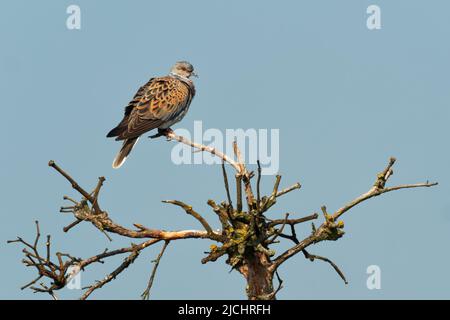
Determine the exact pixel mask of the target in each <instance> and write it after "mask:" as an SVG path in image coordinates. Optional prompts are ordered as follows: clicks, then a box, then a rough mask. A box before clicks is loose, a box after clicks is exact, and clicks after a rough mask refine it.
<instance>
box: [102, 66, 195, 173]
mask: <svg viewBox="0 0 450 320" xmlns="http://www.w3.org/2000/svg"><path fill="white" fill-rule="evenodd" d="M190 77H197V74H196V73H195V72H194V67H193V66H192V64H190V63H189V62H187V61H178V62H176V63H175V64H174V65H173V66H172V68H171V69H170V73H169V74H168V75H166V76H162V77H155V78H151V79H150V80H149V81H148V82H147V83H146V84H144V85H143V86H141V87H140V88H139V90H138V91H137V92H136V94H135V95H134V97H133V99H132V100H131V101H130V102H129V103H128V105H127V106H126V107H125V113H124V116H123V119H122V121H120V123H119V124H118V125H117V126H116V127H115V128H113V129H112V130H111V131H110V132H109V133H108V134H107V135H106V136H107V137H108V138H110V137H116V139H115V140H117V141H122V140H123V144H122V147H121V148H120V150H119V152H118V153H117V155H116V157H115V158H114V161H113V164H112V167H113V168H114V169H118V168H120V167H121V166H122V165H123V163H124V162H125V160H126V159H127V157H128V155H129V154H130V152H131V150H132V149H133V147H134V145H135V144H136V142H137V141H138V140H139V137H140V136H141V135H142V134H144V133H146V132H148V131H150V130H153V129H158V134H156V135H154V136H152V137H158V136H162V135H167V134H168V133H169V132H172V129H171V128H170V127H171V126H172V125H174V124H175V123H177V122H179V121H181V120H182V119H183V118H184V116H185V115H186V113H187V112H188V110H189V106H190V104H191V101H192V99H193V98H194V96H195V86H194V82H193V81H192V80H191V79H190Z"/></svg>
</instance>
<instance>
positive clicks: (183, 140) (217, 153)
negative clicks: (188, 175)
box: [166, 131, 241, 172]
mask: <svg viewBox="0 0 450 320" xmlns="http://www.w3.org/2000/svg"><path fill="white" fill-rule="evenodd" d="M166 137H167V139H169V140H175V141H178V142H180V143H183V144H185V145H188V146H191V147H192V148H195V149H199V150H201V151H206V152H209V153H211V154H212V155H215V156H217V157H219V158H221V159H222V160H223V161H225V162H228V163H229V164H231V166H232V167H233V168H234V169H235V170H236V171H237V172H240V170H241V169H240V167H239V165H238V164H237V163H236V161H234V160H233V159H231V158H230V157H229V156H227V155H226V154H224V153H222V152H220V151H218V150H217V149H216V148H213V147H210V146H205V145H202V144H200V143H195V142H192V141H189V140H188V139H186V138H184V137H182V136H178V135H176V134H175V133H174V132H173V131H172V132H167V133H166Z"/></svg>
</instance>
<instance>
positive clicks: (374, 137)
mask: <svg viewBox="0 0 450 320" xmlns="http://www.w3.org/2000/svg"><path fill="white" fill-rule="evenodd" d="M72 3H75V4H77V5H79V6H80V7H81V19H82V20H81V30H72V31H71V30H68V29H67V28H66V17H67V14H66V8H67V6H68V5H70V4H72ZM370 4H377V5H379V6H380V7H381V10H382V16H381V18H382V29H381V30H377V31H370V30H368V29H367V28H366V18H367V14H366V8H367V6H368V5H370ZM449 11H450V4H449V2H448V1H437V0H436V1H432V2H429V1H424V0H421V1H411V0H408V1H406V0H402V1H400V0H397V1H381V0H377V1H361V0H358V1H355V0H353V1H339V2H338V1H318V0H315V1H283V2H280V1H279V2H273V1H245V2H244V1H206V0H204V1H126V2H125V1H121V2H119V1H117V2H113V1H100V0H98V1H81V0H79V1H57V2H56V1H34V2H32V1H7V2H6V1H4V2H3V3H2V10H1V12H0V15H1V17H0V43H1V50H0V90H1V94H0V105H1V111H2V120H3V121H2V126H1V127H0V131H1V136H2V137H3V140H2V152H1V157H0V168H1V169H0V174H1V176H0V181H1V182H0V194H1V195H2V201H1V202H0V212H1V214H2V223H1V226H0V228H1V232H0V234H1V236H0V237H1V243H0V252H1V256H2V269H1V270H2V272H1V279H0V280H1V282H0V283H1V286H0V298H26V299H31V298H45V299H47V298H48V297H47V296H43V295H36V294H33V293H32V292H31V291H20V289H19V288H20V286H21V285H23V284H25V283H26V282H28V281H29V280H31V279H32V277H33V276H34V274H35V272H34V270H33V271H31V270H27V269H26V268H25V267H24V266H22V265H21V263H20V260H21V248H20V247H19V246H14V245H6V240H7V239H12V238H14V237H15V236H17V235H23V236H25V237H26V238H28V239H30V237H33V236H34V223H33V221H34V220H35V219H39V220H40V222H41V228H42V232H43V234H44V235H45V234H47V233H50V234H52V236H53V239H54V244H55V247H54V250H55V251H56V250H58V251H63V252H71V253H73V254H74V255H76V256H81V257H88V256H90V255H93V254H95V253H98V252H100V251H102V250H103V249H104V248H106V247H109V248H116V247H120V246H126V245H129V243H130V240H128V239H127V240H124V239H118V238H117V237H115V240H114V241H113V242H112V243H108V241H107V240H106V239H105V237H104V236H103V235H102V234H101V233H100V232H98V231H96V230H95V229H94V228H93V227H92V226H90V225H88V224H85V225H83V226H81V227H78V228H76V229H74V230H73V231H71V232H70V233H69V234H64V233H63V232H62V227H63V226H65V225H67V224H68V223H70V222H71V221H72V217H70V216H64V215H62V214H60V213H58V209H59V207H60V206H61V205H62V204H63V201H62V196H63V195H64V194H69V195H75V193H74V192H73V191H72V190H71V188H70V185H68V184H67V183H66V181H64V180H63V179H62V178H61V177H60V176H58V175H57V174H56V173H55V172H53V171H51V170H50V169H49V168H48V167H47V162H48V160H50V159H54V160H56V161H57V162H58V163H59V164H60V165H61V166H63V167H64V168H65V169H67V170H68V171H69V172H70V173H71V174H72V175H73V176H74V177H76V178H77V179H78V180H79V182H80V183H81V184H82V185H84V186H86V188H91V187H93V186H94V184H95V182H96V179H97V177H98V176H100V175H104V176H106V178H107V181H106V183H105V187H104V190H103V193H102V197H101V203H102V206H103V207H104V208H105V209H106V210H107V211H108V212H109V214H110V215H111V217H112V218H113V219H115V220H116V221H117V222H119V223H122V224H125V225H127V226H131V223H135V222H139V223H141V224H144V225H147V226H149V227H152V228H164V229H184V228H186V229H188V228H200V226H198V223H197V222H196V221H195V220H194V219H192V218H191V217H189V216H187V215H186V214H184V213H183V212H181V211H180V210H179V209H178V208H176V207H170V206H167V205H165V204H162V203H161V202H160V201H161V200H164V199H179V200H184V201H188V200H189V202H190V203H191V204H192V205H193V206H194V207H195V208H196V209H197V210H198V211H200V212H202V213H204V216H205V217H206V218H208V219H209V220H210V221H215V216H214V214H212V213H211V211H210V210H209V207H208V206H207V205H206V200H207V199H209V198H212V199H215V200H217V201H221V200H224V199H225V194H224V190H223V185H222V183H221V171H220V167H219V166H206V165H204V166H201V165H184V166H176V165H174V164H173V163H172V162H171V161H170V152H171V149H172V147H173V144H171V143H167V142H165V141H164V140H159V141H149V140H147V139H142V141H140V143H139V144H138V145H137V147H136V149H135V150H134V152H133V154H132V157H131V158H130V159H129V160H128V161H127V163H126V164H125V165H124V167H123V168H121V169H120V170H113V169H112V168H111V162H112V158H113V156H114V154H115V152H116V151H117V149H118V148H119V144H118V143H117V142H114V141H112V140H108V139H106V138H105V134H106V133H107V132H108V130H109V129H111V128H112V126H114V125H115V124H116V123H117V122H118V121H119V120H120V118H121V116H122V112H123V107H124V106H125V105H126V104H127V103H128V101H129V100H130V98H131V97H132V95H133V94H134V93H135V91H136V90H137V88H138V87H139V86H140V85H141V84H143V83H144V82H146V81H147V80H148V79H149V78H150V77H152V76H155V75H164V74H166V73H167V71H168V68H169V67H170V65H171V64H172V63H173V62H175V61H177V60H181V59H185V60H189V61H191V62H192V63H193V64H194V66H195V67H196V70H197V72H198V74H199V75H200V78H199V79H196V80H195V81H196V86H197V96H196V97H195V99H194V101H193V103H192V106H191V110H190V112H189V114H188V116H187V117H186V118H185V119H184V120H183V122H182V123H181V124H179V125H178V126H177V127H183V128H188V129H190V128H192V126H193V123H194V121H195V120H201V121H203V125H204V127H205V128H218V129H220V130H225V129H227V128H265V129H271V128H275V129H280V172H281V173H282V174H283V175H284V179H283V182H282V185H283V186H285V185H288V184H292V183H294V182H296V181H301V182H302V184H303V189H302V190H301V191H298V192H296V193H294V194H290V195H288V196H286V197H285V198H284V199H282V200H281V201H280V202H279V203H278V204H277V206H276V208H275V209H274V210H273V213H272V214H273V216H274V217H275V216H278V217H281V216H283V214H284V213H285V212H291V213H293V214H295V215H296V216H302V215H306V214H310V213H311V212H314V211H319V210H320V206H321V205H324V204H325V205H327V206H328V208H329V209H330V211H332V210H335V209H337V208H338V207H339V206H341V205H342V204H344V203H345V202H346V201H348V200H351V199H352V198H353V197H355V196H357V195H359V194H360V193H362V192H365V191H366V190H367V189H368V188H369V187H370V186H371V185H372V183H373V181H374V177H375V175H376V173H377V172H379V171H380V170H381V169H382V168H383V167H384V165H385V163H386V161H387V159H388V157H389V156H396V157H397V158H398V163H397V164H396V168H395V175H394V176H393V177H392V181H391V183H413V182H422V181H425V180H427V179H429V180H438V181H439V182H440V185H439V186H438V187H437V188H433V189H421V190H411V191H400V192H398V193H391V194H387V195H386V196H384V197H381V198H376V199H373V200H370V201H369V202H366V203H365V204H363V205H361V206H360V207H357V208H355V209H354V210H352V211H351V212H349V213H348V214H346V215H345V216H344V221H345V231H346V235H345V236H344V238H342V239H340V240H339V241H337V242H329V243H321V244H319V245H317V246H315V247H312V248H310V252H311V253H315V254H320V255H324V256H327V257H329V258H330V259H332V260H334V261H335V262H336V263H337V264H338V265H339V266H340V267H341V268H342V270H343V271H344V273H345V274H346V276H347V278H348V280H349V282H350V283H349V285H347V286H345V285H344V284H343V282H342V281H341V279H339V277H338V276H337V275H336V274H335V273H334V271H333V270H332V269H331V268H330V266H329V265H327V264H325V263H322V262H320V261H319V262H314V263H311V262H309V261H307V260H305V259H304V258H303V256H301V255H299V256H298V257H296V258H294V259H292V260H291V261H290V262H289V263H287V264H286V265H284V266H283V267H282V268H281V270H280V273H281V276H282V277H283V278H284V280H285V288H284V289H283V290H282V291H281V292H280V293H279V298H281V299H305V298H339V299H341V298H342V299H346V298H362V299H381V298H388V299H390V298H450V290H449V288H450V276H449V274H448V270H449V267H450V254H449V252H448V243H449V242H450V232H449V230H450V212H449V211H450V200H449V196H448V195H449V191H450V190H449V187H448V182H449V179H450V170H449V167H448V166H449V163H450V151H449V148H448V137H449V133H450V129H449V126H448V125H449V119H450V117H449V116H450V111H449V110H450V109H449V102H450V90H449V87H448V85H449V83H450V81H449V75H450V63H449V56H450V43H449V41H448V38H449V31H450V20H449V19H448V12H449ZM272 181H273V177H265V178H264V182H265V183H266V184H265V190H266V191H269V190H270V188H271V185H272ZM214 224H215V226H217V227H218V224H217V221H215V222H214ZM309 232H310V229H309V225H305V226H302V227H300V228H299V229H298V233H299V235H303V236H306V235H307V234H308V233H309ZM210 244H211V243H210V242H208V241H205V240H188V241H177V242H173V243H172V244H171V245H170V247H169V248H168V252H167V254H166V255H165V256H164V258H163V260H162V262H161V265H160V270H159V272H158V275H157V279H156V282H155V285H154V288H153V295H152V297H153V298H157V299H170V298H189V299H197V298H208V299H216V298H238V299H240V298H245V283H244V281H243V279H242V278H241V276H240V275H239V274H238V273H236V272H232V273H228V271H229V266H228V265H226V264H225V263H224V261H223V260H221V261H219V262H216V263H211V264H207V265H202V264H201V263H200V259H201V258H202V257H203V256H204V255H203V252H204V251H206V250H208V248H209V245H210ZM158 250H159V248H156V247H155V248H151V249H150V250H146V251H145V253H144V254H142V255H141V257H140V258H139V260H138V261H137V262H136V263H135V264H134V265H132V266H131V267H130V268H129V269H128V270H127V271H126V273H124V274H122V275H120V276H119V278H118V279H117V280H116V281H114V282H112V283H110V284H108V285H107V286H105V287H104V288H103V289H101V290H99V291H98V292H97V293H95V294H94V295H93V296H92V298H99V299H100V298H103V299H106V298H124V299H137V298H139V295H140V293H141V292H142V291H143V290H144V288H145V285H146V282H147V280H148V276H149V273H150V267H151V264H150V261H151V260H152V259H153V258H154V257H155V256H156V255H157V253H158ZM280 250H281V248H280ZM121 260H122V257H120V258H118V259H112V260H111V261H110V262H107V263H105V264H104V265H97V266H95V268H92V269H89V271H88V272H86V273H84V274H83V278H82V285H83V286H86V285H89V284H90V283H91V282H92V281H94V280H95V279H100V278H102V277H103V276H104V275H105V274H106V273H107V272H108V271H111V270H113V269H114V268H115V267H116V266H117V265H118V264H119V263H120V261H121ZM373 264H375V265H378V266H380V268H381V271H382V280H381V285H382V288H381V290H368V289H367V288H366V278H367V274H366V268H367V266H369V265H373ZM79 295H80V292H78V291H75V290H63V291H62V292H61V297H62V298H76V297H77V296H79Z"/></svg>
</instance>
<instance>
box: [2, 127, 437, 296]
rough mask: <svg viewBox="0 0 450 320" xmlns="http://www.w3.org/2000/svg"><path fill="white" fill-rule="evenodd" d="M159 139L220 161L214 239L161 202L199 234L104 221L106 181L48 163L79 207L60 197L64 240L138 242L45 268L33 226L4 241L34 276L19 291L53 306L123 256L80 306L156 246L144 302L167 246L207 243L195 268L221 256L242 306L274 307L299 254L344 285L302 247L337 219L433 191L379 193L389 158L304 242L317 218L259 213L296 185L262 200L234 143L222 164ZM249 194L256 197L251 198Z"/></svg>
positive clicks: (329, 234) (338, 231) (336, 232)
mask: <svg viewBox="0 0 450 320" xmlns="http://www.w3.org/2000/svg"><path fill="white" fill-rule="evenodd" d="M166 137H167V139H168V140H173V141H178V142H180V143H183V144H186V145H188V146H191V147H192V148H194V149H197V150H199V151H203V152H209V153H211V154H213V155H215V156H217V157H219V158H221V159H222V172H223V183H224V186H225V191H226V200H225V201H222V202H220V203H217V202H216V201H214V200H211V199H210V200H208V201H207V204H208V205H209V206H210V207H211V208H212V211H213V212H214V213H215V214H216V215H217V218H218V220H219V221H220V224H221V229H220V230H219V231H216V230H213V228H212V227H211V225H210V224H209V223H208V222H207V221H206V219H205V218H204V217H203V216H202V215H201V214H200V213H198V212H197V211H195V210H194V208H192V206H190V205H189V204H186V203H183V202H181V201H178V200H167V201H164V202H166V203H170V204H173V205H175V206H178V207H180V208H181V209H183V210H184V211H185V212H186V213H187V214H189V215H191V216H192V217H193V218H194V219H196V220H197V221H198V222H199V223H200V224H201V225H202V227H203V229H204V230H181V231H165V230H158V229H150V228H148V227H146V226H143V225H141V224H138V223H135V224H133V226H134V228H127V227H124V226H121V225H119V224H117V223H115V222H114V221H113V220H112V219H111V217H110V216H109V214H108V213H107V212H106V211H105V210H103V209H102V208H101V206H100V203H99V202H98V197H99V193H100V190H101V187H102V185H103V183H104V181H105V178H104V177H100V178H99V179H98V182H97V185H96V187H95V188H94V190H93V191H92V192H87V191H86V190H85V189H83V188H82V187H81V186H80V185H79V184H78V183H77V182H76V181H75V180H74V179H73V178H72V177H71V176H70V175H69V174H68V173H67V172H65V171H64V170H63V169H61V168H60V167H59V166H58V165H57V164H56V163H55V162H54V161H50V162H49V166H50V167H52V168H53V169H55V170H56V171H57V172H58V173H60V174H61V175H62V176H63V177H64V178H65V179H66V180H67V181H68V182H69V183H70V184H71V185H72V187H73V188H74V189H75V190H76V191H77V192H78V193H79V194H80V196H81V199H80V200H74V199H72V198H70V197H68V196H64V199H65V200H67V201H68V202H70V205H69V206H66V207H61V210H60V211H61V212H69V213H71V214H73V216H74V217H75V221H74V222H73V223H71V224H70V225H68V226H66V227H64V228H63V230H64V232H68V231H69V230H71V229H72V228H73V227H75V226H76V225H78V224H79V223H81V222H90V223H91V224H92V225H94V226H95V227H96V228H97V229H98V230H99V231H101V232H102V233H104V234H105V235H106V236H107V237H108V238H109V239H110V235H116V236H120V237H127V238H132V239H143V240H142V242H140V243H138V244H132V245H130V246H129V247H124V248H119V249H115V250H105V251H103V252H101V253H99V254H97V255H95V256H92V257H89V258H78V257H74V256H72V255H71V254H68V253H61V252H57V253H55V258H56V261H55V260H52V257H51V238H50V235H48V236H47V241H46V243H45V248H46V250H45V254H44V255H42V254H41V253H40V252H39V250H38V244H39V239H40V230H39V224H38V222H37V221H36V228H37V232H36V233H37V234H36V238H35V240H34V242H33V243H29V242H27V241H25V240H24V239H23V238H20V237H18V238H17V239H15V240H10V241H8V242H9V243H11V242H18V243H21V244H22V245H24V249H23V253H24V256H25V257H24V259H23V260H22V262H23V263H24V264H25V266H27V267H33V268H35V269H36V271H37V277H36V278H35V279H34V280H33V281H31V282H29V283H28V284H26V285H24V286H23V287H22V289H25V288H30V289H31V290H33V291H34V292H43V293H48V294H50V295H51V296H52V297H53V298H54V299H57V296H56V291H57V290H59V289H62V288H64V287H65V285H66V284H67V283H68V281H69V280H70V279H71V276H72V275H73V273H74V272H75V273H76V272H78V271H80V270H85V269H86V268H87V267H89V266H90V265H92V264H94V263H98V262H104V260H106V259H107V258H109V257H112V256H116V255H126V257H125V258H124V260H123V262H122V263H121V264H120V265H119V266H118V267H117V268H116V269H114V270H113V271H112V272H111V273H110V274H108V275H107V276H106V277H104V278H103V279H102V280H100V281H97V282H95V283H94V284H92V285H91V286H89V287H86V288H85V291H84V292H83V294H82V296H81V297H80V299H82V300H84V299H86V298H88V297H89V296H90V295H91V294H92V293H93V292H94V291H95V290H97V289H99V288H101V287H103V286H104V285H105V284H107V283H108V282H110V281H112V280H114V279H115V278H116V277H117V276H119V275H120V274H121V273H122V272H123V271H125V269H127V268H128V267H129V266H130V265H131V264H132V263H133V262H134V261H135V260H136V259H137V258H138V256H139V254H140V253H141V252H142V251H143V250H144V249H146V248H147V247H150V246H152V245H154V244H156V243H159V242H163V243H164V244H163V246H162V249H161V251H160V253H159V255H158V257H157V258H156V260H155V261H154V266H153V269H152V272H151V275H150V279H149V281H148V285H147V287H146V289H145V290H144V292H143V293H142V295H141V296H142V298H144V299H148V298H149V295H150V289H151V287H152V284H153V280H154V278H155V275H156V271H157V268H158V265H159V262H160V260H161V258H162V256H163V254H164V252H165V251H166V249H167V247H168V245H169V244H170V243H171V242H172V241H175V240H181V239H189V238H196V239H208V240H210V241H214V242H215V243H216V244H214V245H211V247H210V251H209V252H207V255H206V256H205V257H204V258H203V259H202V260H201V262H202V263H208V262H214V261H216V260H217V259H219V258H220V257H222V256H226V257H227V259H226V263H227V264H229V265H230V266H231V267H232V270H236V271H238V272H239V273H241V274H242V275H243V276H244V278H245V279H246V281H247V287H246V294H247V297H248V299H251V300H270V299H275V298H276V295H277V293H278V292H279V290H280V289H281V288H282V287H283V286H282V280H281V278H280V276H279V275H278V272H277V269H278V268H279V267H280V266H281V265H282V264H283V263H284V262H286V261H287V260H288V259H289V258H291V257H293V256H294V255H296V254H298V253H302V254H303V255H304V257H305V258H307V259H309V260H311V261H314V260H322V261H324V262H326V263H329V264H330V266H331V267H332V268H333V269H334V270H335V271H336V272H337V273H338V275H339V276H340V277H341V278H342V280H343V281H344V282H345V283H347V280H346V278H345V276H344V274H343V273H342V271H341V270H340V269H339V268H338V266H337V265H336V264H335V263H333V262H332V261H331V260H330V259H328V258H325V257H322V256H318V255H313V254H310V253H309V252H308V251H307V250H309V247H310V246H311V245H313V244H316V243H318V242H321V241H327V240H328V241H335V240H338V239H339V238H341V237H342V236H343V235H344V231H343V228H344V223H343V221H342V220H339V218H341V216H342V215H343V214H344V213H345V212H347V211H348V210H350V209H351V208H353V207H354V206H356V205H358V204H359V203H361V202H363V201H366V200H368V199H370V198H373V197H376V196H379V195H382V194H384V193H387V192H391V191H395V190H400V189H408V188H419V187H431V186H435V185H437V183H429V182H428V181H427V182H425V183H417V184H404V185H397V186H392V187H388V186H386V183H387V181H388V179H389V178H390V177H391V176H392V175H393V169H392V167H393V165H394V163H395V158H391V159H389V163H388V164H387V166H386V167H385V168H384V169H383V170H382V171H381V172H380V173H378V175H377V176H376V179H375V183H374V184H373V185H372V187H371V188H370V189H369V190H368V191H367V192H366V193H364V194H362V195H360V196H359V197H357V198H355V199H354V200H352V201H350V202H349V203H347V204H345V205H344V206H343V207H341V208H340V209H338V210H336V211H335V212H333V213H329V212H328V211H327V209H326V207H325V206H322V207H321V211H322V216H323V222H322V224H321V225H320V226H319V227H316V226H315V225H314V223H312V230H311V234H310V235H309V236H308V237H306V238H304V239H302V240H299V239H298V238H297V234H296V226H297V225H299V224H301V223H305V222H308V221H312V220H316V219H318V218H319V215H318V214H317V213H313V214H311V215H309V216H305V217H295V218H294V217H290V216H289V214H286V215H285V216H284V217H281V218H279V219H270V218H269V217H268V216H267V214H266V213H267V212H268V211H269V210H270V209H271V208H272V207H273V206H274V205H275V204H276V202H277V201H278V199H279V198H280V197H281V196H283V195H285V194H287V193H289V192H291V191H294V190H296V189H300V187H301V185H300V183H296V184H294V185H292V186H290V187H288V188H285V189H281V188H280V182H281V176H276V179H275V183H274V185H273V189H272V192H271V193H270V194H269V195H266V196H261V194H260V183H261V167H260V165H259V163H258V168H257V172H256V174H255V172H253V171H249V170H248V168H247V166H246V165H245V164H244V162H243V160H242V156H241V154H240V151H239V149H238V146H237V145H236V143H235V144H234V155H233V156H229V155H226V154H224V153H222V152H220V151H219V150H216V149H214V148H212V147H209V146H205V145H201V144H197V143H194V142H191V141H189V140H187V139H185V138H184V137H181V136H178V135H176V134H175V133H173V132H171V133H167V134H166ZM225 163H228V164H229V165H231V166H232V168H233V169H234V171H235V175H234V179H235V184H236V195H234V196H233V197H232V195H231V192H230V188H229V180H228V176H227V173H226V169H225ZM255 178H256V183H253V185H252V179H253V180H254V179H255ZM255 187H256V192H254V188H255ZM244 199H245V200H244ZM281 239H286V240H287V241H291V242H292V243H293V246H292V247H291V248H290V249H288V250H286V251H285V252H282V253H279V254H278V255H277V253H276V252H275V251H274V250H273V249H271V246H272V244H274V243H277V242H279V241H280V240H281ZM69 268H70V269H71V270H72V274H69V273H68V270H69ZM73 270H75V271H73ZM275 277H276V279H277V286H276V287H275V286H274V278H275ZM42 280H44V281H42Z"/></svg>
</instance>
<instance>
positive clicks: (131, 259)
mask: <svg viewBox="0 0 450 320" xmlns="http://www.w3.org/2000/svg"><path fill="white" fill-rule="evenodd" d="M138 256H139V251H138V250H136V251H133V252H132V253H131V254H130V255H129V256H128V257H126V258H125V260H124V261H123V262H122V264H121V265H120V266H119V267H118V268H116V269H115V270H114V271H113V272H111V273H110V274H109V275H107V276H106V277H105V278H104V279H103V280H100V281H97V282H96V283H95V284H94V285H92V286H90V287H89V288H88V289H87V290H86V292H85V293H84V294H83V295H82V296H81V297H80V300H86V299H87V297H89V296H90V295H91V294H92V292H94V291H95V290H97V289H100V288H101V287H103V286H104V285H105V284H107V283H108V282H110V281H111V280H113V279H115V278H116V277H117V276H118V275H119V274H120V273H122V271H124V270H125V269H126V268H128V267H129V266H130V264H132V263H133V262H134V261H135V260H136V258H137V257H138Z"/></svg>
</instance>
